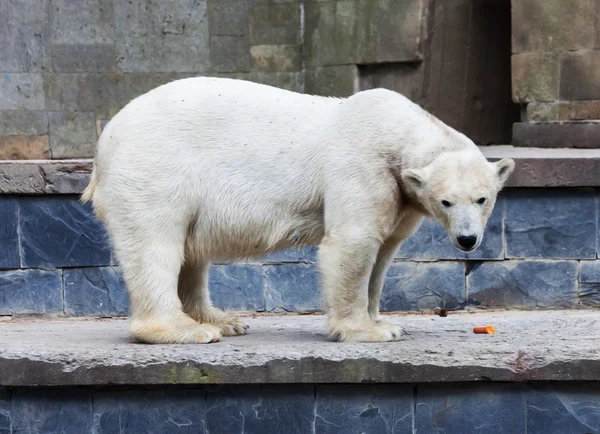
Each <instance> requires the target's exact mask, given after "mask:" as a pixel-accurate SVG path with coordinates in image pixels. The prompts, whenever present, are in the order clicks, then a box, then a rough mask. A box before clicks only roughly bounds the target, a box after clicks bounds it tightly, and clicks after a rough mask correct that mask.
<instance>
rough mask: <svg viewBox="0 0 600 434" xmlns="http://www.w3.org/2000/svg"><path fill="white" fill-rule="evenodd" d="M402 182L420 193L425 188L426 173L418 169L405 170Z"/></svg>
mask: <svg viewBox="0 0 600 434" xmlns="http://www.w3.org/2000/svg"><path fill="white" fill-rule="evenodd" d="M401 176H402V181H404V184H405V185H406V186H407V187H408V188H409V189H410V190H413V191H415V192H416V191H419V190H421V189H422V188H423V187H425V173H424V172H423V171H421V170H418V169H405V170H403V171H402V174H401Z"/></svg>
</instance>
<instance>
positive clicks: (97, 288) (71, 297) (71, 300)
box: [63, 267, 129, 317]
mask: <svg viewBox="0 0 600 434" xmlns="http://www.w3.org/2000/svg"><path fill="white" fill-rule="evenodd" d="M63 273H64V275H63V280H64V294H65V313H67V315H70V316H99V317H114V316H126V315H128V314H129V297H128V295H127V291H126V290H125V283H124V282H123V279H122V277H121V275H120V273H119V271H118V270H116V269H114V268H112V267H101V268H71V269H66V270H64V272H63Z"/></svg>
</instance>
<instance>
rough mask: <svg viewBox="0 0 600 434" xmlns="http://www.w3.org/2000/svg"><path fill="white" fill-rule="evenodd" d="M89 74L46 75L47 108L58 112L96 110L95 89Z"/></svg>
mask: <svg viewBox="0 0 600 434" xmlns="http://www.w3.org/2000/svg"><path fill="white" fill-rule="evenodd" d="M92 83H93V81H92V77H91V75H89V74H45V75H44V92H45V98H46V108H47V109H48V110H57V111H67V112H74V111H86V110H93V109H94V89H93V88H92Z"/></svg>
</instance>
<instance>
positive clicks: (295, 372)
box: [0, 310, 600, 386]
mask: <svg viewBox="0 0 600 434" xmlns="http://www.w3.org/2000/svg"><path fill="white" fill-rule="evenodd" d="M387 319H388V320H393V321H397V322H399V323H400V324H402V325H403V326H404V328H405V329H406V332H407V334H406V335H404V336H402V338H401V339H400V340H399V341H396V342H391V343H338V342H331V341H329V340H328V339H327V337H326V335H325V318H324V317H323V316H320V315H304V316H296V315H283V316H258V317H256V318H248V319H247V320H248V323H249V324H250V327H251V328H250V333H249V334H248V335H246V336H239V337H232V338H223V340H222V341H221V342H219V343H215V344H210V345H154V346H153V345H145V344H140V343H136V342H134V341H133V340H132V338H131V337H130V336H129V334H128V332H127V322H126V321H124V320H116V319H112V320H89V319H87V320H82V319H77V320H45V321H44V320H26V319H21V320H12V321H5V322H0V386H34V385H35V386H42V385H44V386H51V385H63V386H64V385H116V384H197V383H202V384H240V383H364V382H366V383H384V382H385V383H402V382H409V383H420V382H450V381H536V380H559V381H566V380H598V379H600V345H599V344H600V312H598V311H593V310H585V311H583V310H582V311H574V310H566V311H544V312H540V311H538V312H478V313H466V312H463V313H451V314H450V315H449V316H448V317H446V318H441V317H438V316H435V315H433V314H426V315H425V314H413V315H411V314H405V315H389V316H387ZM488 324H491V325H494V326H495V327H496V334H495V335H475V334H473V332H472V329H473V327H474V326H476V325H488Z"/></svg>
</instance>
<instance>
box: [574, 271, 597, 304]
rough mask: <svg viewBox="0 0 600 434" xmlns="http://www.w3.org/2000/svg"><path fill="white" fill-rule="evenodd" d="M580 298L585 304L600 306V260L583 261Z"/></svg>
mask: <svg viewBox="0 0 600 434" xmlns="http://www.w3.org/2000/svg"><path fill="white" fill-rule="evenodd" d="M578 299H579V302H580V303H581V304H584V305H588V306H600V261H593V262H587V261H586V262H583V261H582V262H581V271H580V273H579V294H578Z"/></svg>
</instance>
